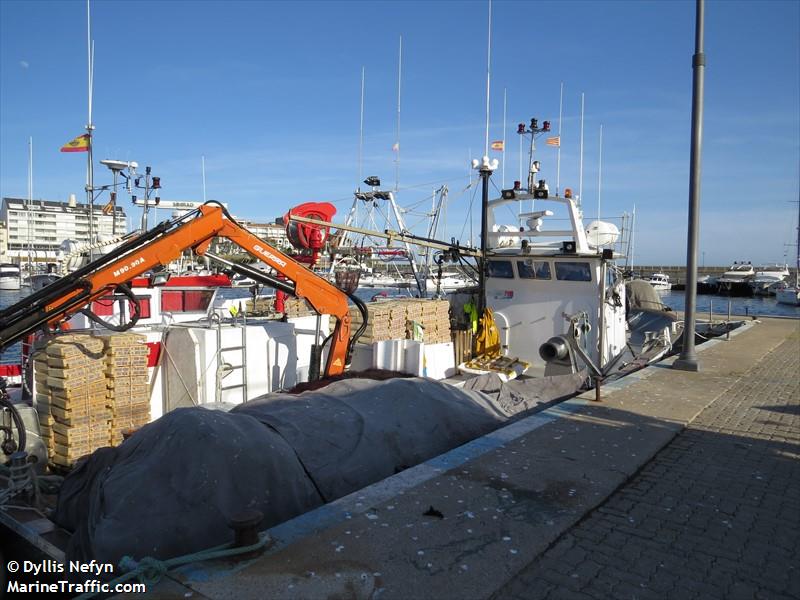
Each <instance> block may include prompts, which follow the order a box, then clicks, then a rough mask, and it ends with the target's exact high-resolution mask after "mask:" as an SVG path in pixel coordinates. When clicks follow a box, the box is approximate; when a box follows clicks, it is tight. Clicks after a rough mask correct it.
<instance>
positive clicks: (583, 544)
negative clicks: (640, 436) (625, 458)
mask: <svg viewBox="0 0 800 600" xmlns="http://www.w3.org/2000/svg"><path fill="white" fill-rule="evenodd" d="M732 384H733V385H732V386H731V387H730V388H729V389H728V390H726V391H725V392H724V393H723V394H722V395H721V396H720V397H719V398H717V399H716V400H715V401H714V402H713V403H712V404H711V405H709V406H708V407H707V408H706V409H705V410H703V411H702V412H701V413H700V414H699V415H698V417H697V418H696V419H695V420H694V421H692V423H691V424H690V425H689V426H688V427H687V428H686V429H685V430H684V431H683V432H682V433H680V434H679V435H678V436H676V437H675V439H674V440H672V442H670V443H669V444H668V445H667V446H665V447H664V448H663V449H662V450H661V451H660V452H659V453H657V454H656V455H655V456H654V457H653V459H652V460H651V461H650V462H648V463H647V464H646V465H645V466H644V467H643V468H642V469H641V470H640V471H639V473H638V474H636V475H635V476H634V477H633V478H631V479H630V480H629V481H628V482H627V483H626V484H625V485H623V486H622V487H621V488H620V489H618V490H617V491H616V492H615V493H614V494H612V495H611V496H610V497H609V498H608V499H607V500H606V502H605V503H604V504H602V505H601V506H600V507H598V508H597V509H596V510H594V511H592V512H591V513H589V514H588V515H587V516H586V517H585V518H584V519H583V520H582V521H581V522H579V523H578V524H576V525H575V526H574V527H572V528H571V529H569V530H568V531H567V532H566V533H565V534H564V535H562V536H561V537H560V538H559V539H558V540H556V542H555V543H554V544H553V545H551V546H550V548H549V549H548V550H546V551H545V552H544V553H543V554H541V555H540V556H539V557H538V558H537V559H536V560H534V561H533V562H532V563H531V564H529V565H528V566H527V567H526V568H525V569H523V570H522V571H521V572H520V573H519V574H518V575H517V576H516V577H514V578H513V579H512V580H511V581H510V582H509V583H508V584H507V585H506V586H505V587H503V588H502V589H501V590H499V591H498V592H497V593H496V594H495V595H494V598H495V600H500V599H502V600H506V599H509V600H511V599H514V600H521V599H525V600H534V599H540V598H541V599H545V598H547V599H559V600H560V599H565V600H566V599H572V598H574V599H583V600H590V599H593V598H594V599H600V598H625V599H641V600H646V599H650V598H670V599H671V600H672V599H683V598H687V599H693V598H724V599H726V600H727V599H732V600H737V599H745V598H754V599H761V598H764V599H770V600H772V599H783V598H786V599H788V598H800V338H798V335H797V334H794V335H792V336H791V337H789V338H788V339H787V340H786V341H785V342H784V343H783V344H781V345H780V346H778V347H777V348H775V349H774V350H773V351H772V352H770V353H769V354H767V355H766V356H765V357H764V358H763V359H762V360H761V361H760V362H758V363H757V364H756V365H754V366H753V367H752V368H751V369H750V370H749V371H748V372H747V373H746V374H745V375H744V376H743V377H741V378H740V379H739V380H738V381H737V382H732Z"/></svg>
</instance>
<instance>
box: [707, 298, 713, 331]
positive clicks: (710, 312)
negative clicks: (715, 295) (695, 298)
mask: <svg viewBox="0 0 800 600" xmlns="http://www.w3.org/2000/svg"><path fill="white" fill-rule="evenodd" d="M708 322H709V324H711V325H712V326H713V325H714V301H713V300H709V301H708Z"/></svg>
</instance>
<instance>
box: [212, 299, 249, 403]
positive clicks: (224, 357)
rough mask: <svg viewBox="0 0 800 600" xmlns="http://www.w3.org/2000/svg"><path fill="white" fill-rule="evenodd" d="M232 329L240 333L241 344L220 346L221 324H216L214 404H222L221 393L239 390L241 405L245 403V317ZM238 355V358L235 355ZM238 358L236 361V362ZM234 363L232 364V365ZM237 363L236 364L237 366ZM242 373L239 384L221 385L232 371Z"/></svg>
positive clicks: (234, 324)
mask: <svg viewBox="0 0 800 600" xmlns="http://www.w3.org/2000/svg"><path fill="white" fill-rule="evenodd" d="M233 328H235V329H240V331H241V344H240V345H238V346H227V347H223V345H222V322H221V321H220V322H218V323H217V385H216V394H215V396H216V397H215V400H216V402H222V393H223V392H226V391H228V390H235V389H241V390H242V403H244V402H247V315H246V314H245V315H243V317H242V323H241V324H237V323H235V322H234V323H233ZM236 353H238V356H237V354H236ZM237 358H238V360H236V359H237ZM232 363H234V364H232ZM237 363H238V364H237ZM239 370H241V372H242V380H241V383H234V384H231V385H222V383H223V379H224V378H225V377H227V376H228V375H230V374H231V373H232V372H233V371H239Z"/></svg>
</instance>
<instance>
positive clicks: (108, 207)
mask: <svg viewBox="0 0 800 600" xmlns="http://www.w3.org/2000/svg"><path fill="white" fill-rule="evenodd" d="M113 212H114V201H113V200H109V201H108V203H107V204H106V205H105V206H103V214H104V215H110V214H112V213H113Z"/></svg>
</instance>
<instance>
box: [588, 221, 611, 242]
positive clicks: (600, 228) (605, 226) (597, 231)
mask: <svg viewBox="0 0 800 600" xmlns="http://www.w3.org/2000/svg"><path fill="white" fill-rule="evenodd" d="M586 239H587V241H588V242H589V245H590V246H594V247H595V248H599V247H600V246H611V245H613V244H614V243H616V241H617V240H618V239H619V229H618V228H617V226H616V225H614V224H613V223H609V222H608V221H592V222H591V223H589V227H588V228H587V229H586Z"/></svg>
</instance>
